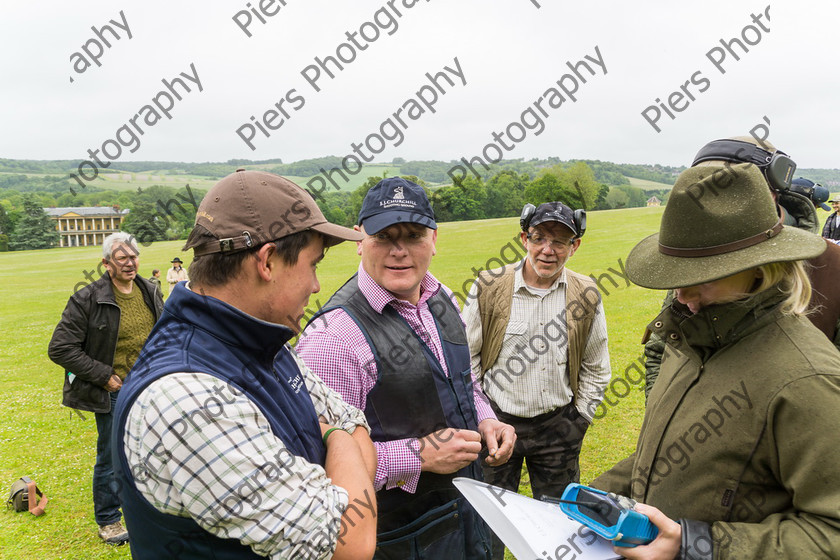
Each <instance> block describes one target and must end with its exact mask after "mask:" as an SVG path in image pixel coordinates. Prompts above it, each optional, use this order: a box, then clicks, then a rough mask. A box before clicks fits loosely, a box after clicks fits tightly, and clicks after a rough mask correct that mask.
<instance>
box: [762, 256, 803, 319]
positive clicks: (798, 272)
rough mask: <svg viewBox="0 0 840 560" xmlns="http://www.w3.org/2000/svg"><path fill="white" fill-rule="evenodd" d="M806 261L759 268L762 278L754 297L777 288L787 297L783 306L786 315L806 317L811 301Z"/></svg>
mask: <svg viewBox="0 0 840 560" xmlns="http://www.w3.org/2000/svg"><path fill="white" fill-rule="evenodd" d="M805 266H806V265H805V261H788V262H774V263H768V264H763V265H761V266H759V267H758V269H757V270H758V271H759V273H760V274H761V277H760V278H759V280H758V286H756V288H755V289H754V290H753V292H752V293H753V295H755V294H760V293H761V292H764V291H767V290H769V289H771V288H776V289H778V290H779V291H780V292H782V293H783V294H785V295H786V296H787V297H786V298H785V300H784V301H783V302H782V304H781V311H782V313H784V314H785V315H805V314H807V312H808V305H809V303H810V301H811V280H810V279H809V278H808V272H807V271H806V270H805Z"/></svg>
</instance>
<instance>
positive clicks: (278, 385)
mask: <svg viewBox="0 0 840 560" xmlns="http://www.w3.org/2000/svg"><path fill="white" fill-rule="evenodd" d="M361 237H362V236H361V235H360V234H358V233H356V232H354V231H352V230H349V229H347V228H343V227H340V226H337V225H334V224H330V223H328V222H327V221H326V219H325V218H324V215H323V214H322V213H321V211H320V210H319V209H318V206H317V205H316V204H315V201H314V200H313V198H312V197H311V196H310V195H309V193H307V192H306V191H304V190H303V189H302V188H300V187H299V186H297V185H295V184H294V183H292V182H291V181H289V180H287V179H285V178H283V177H278V176H276V175H270V174H268V173H261V172H257V171H244V170H238V171H237V172H236V173H233V174H231V175H229V176H227V177H225V178H224V179H222V180H221V181H219V183H217V184H216V185H215V186H214V187H213V188H212V189H210V191H209V192H208V193H207V195H206V196H205V197H204V200H203V201H202V202H201V205H200V206H199V208H198V212H197V214H196V220H195V227H194V228H193V231H192V233H191V234H190V236H189V239H188V240H187V243H186V245H185V247H184V249H185V250H186V249H193V254H194V257H193V261H192V264H191V266H190V276H191V277H192V280H191V281H190V283H180V284H178V285H176V286H175V290H174V291H173V293H172V294H171V295H170V297H169V299H168V300H167V302H166V306H165V309H164V313H163V316H162V317H161V320H160V322H159V323H158V325H157V327H156V328H155V330H154V331H153V332H152V334H151V335H150V337H149V340H148V342H147V344H146V346H145V348H144V351H143V353H142V354H141V356H140V358H139V359H138V361H137V364H136V366H135V367H134V369H132V371H131V375H130V376H129V377H128V382H127V383H126V384H125V386H124V387H123V389H122V393H123V394H122V395H121V398H120V401H119V404H118V406H117V411H116V417H115V422H114V426H115V428H114V443H113V448H114V457H115V465H116V466H115V471H117V475H118V480H119V482H120V485H119V486H120V496H121V498H122V504H123V510H124V512H125V518H126V524H127V525H128V527H129V530H130V531H131V532H132V540H131V552H132V557H133V558H135V559H140V560H143V559H150V560H151V559H158V558H182V559H183V558H196V559H198V558H210V557H213V558H217V559H228V558H230V559H233V558H262V557H265V556H268V557H270V558H277V559H279V558H325V557H328V556H331V557H332V558H367V559H369V558H370V557H371V556H372V555H373V549H374V546H375V529H376V512H377V504H376V499H375V496H374V492H373V486H372V480H373V475H374V472H375V469H376V455H375V451H374V448H373V444H372V443H371V440H370V437H369V435H368V430H369V428H368V424H367V422H366V420H365V417H364V415H363V414H362V413H361V412H360V411H359V410H358V409H356V408H353V407H351V406H349V405H347V404H346V403H345V402H344V401H342V399H341V397H340V396H339V395H338V394H337V393H335V392H333V391H332V390H330V389H329V388H328V387H327V386H326V385H325V384H324V383H323V382H322V381H321V380H320V379H319V378H318V377H317V376H315V375H313V374H312V373H311V372H310V371H309V370H308V369H307V368H306V366H305V365H303V363H302V362H301V361H300V360H299V359H298V358H297V355H296V354H295V353H294V351H293V350H292V349H291V347H290V346H289V345H288V341H289V340H290V339H291V338H292V337H294V335H295V334H297V333H298V332H299V331H300V324H299V322H300V319H301V317H302V316H303V310H304V307H305V306H306V304H307V302H308V300H309V296H310V295H311V294H312V293H315V292H318V290H319V289H320V286H319V284H318V279H317V277H316V274H315V270H316V267H317V265H318V263H319V262H320V261H321V259H323V257H324V249H325V247H328V246H331V245H335V244H337V243H340V242H341V241H344V240H353V241H358V240H360V239H361Z"/></svg>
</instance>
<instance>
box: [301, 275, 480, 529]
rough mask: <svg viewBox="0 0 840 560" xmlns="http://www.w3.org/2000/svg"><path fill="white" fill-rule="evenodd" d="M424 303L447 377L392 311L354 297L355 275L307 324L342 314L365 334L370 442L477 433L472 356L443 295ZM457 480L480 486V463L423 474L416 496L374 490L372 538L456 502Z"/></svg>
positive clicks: (459, 323)
mask: <svg viewBox="0 0 840 560" xmlns="http://www.w3.org/2000/svg"><path fill="white" fill-rule="evenodd" d="M427 303H428V306H429V310H430V311H431V312H432V315H433V316H434V318H435V324H436V326H437V330H438V334H439V336H440V339H441V344H442V346H443V354H444V358H445V359H446V366H447V369H448V371H449V376H447V375H446V374H445V373H444V371H443V369H442V368H441V366H440V364H439V363H438V359H437V358H436V357H435V355H434V353H433V352H432V351H431V349H429V347H428V346H427V345H426V344H425V343H424V342H423V340H422V339H421V338H420V337H419V336H418V335H417V333H416V332H414V330H413V329H412V328H411V326H410V325H409V324H408V323H407V322H406V321H405V319H403V318H402V317H401V316H400V315H399V313H397V312H396V310H394V309H393V308H392V307H391V306H390V305H386V306H385V308H384V309H383V310H382V313H381V314H379V313H377V312H376V311H375V310H374V309H373V308H372V307H371V306H370V303H368V301H367V299H366V298H365V296H364V294H362V292H361V291H360V290H359V287H358V281H357V276H355V275H354V276H353V277H352V278H350V280H348V281H347V282H346V283H345V284H344V286H342V287H341V288H339V290H338V291H337V292H336V293H335V294H334V295H333V296H332V297H331V298H330V300H329V301H328V302H327V304H326V305H325V306H324V308H323V309H321V310H320V311H319V312H318V314H316V315H315V316H314V317H313V318H312V319H311V320H310V323H314V322H316V321H324V320H328V319H323V318H320V315H321V314H323V313H326V312H328V311H330V310H332V309H336V308H341V309H343V310H344V311H345V312H346V313H347V314H348V315H349V316H350V317H351V318H352V319H353V320H354V321H355V323H356V324H357V325H358V326H359V328H360V329H361V331H362V334H364V336H365V339H366V340H367V342H368V345H369V346H370V348H371V351H372V352H373V355H374V359H375V361H376V367H377V372H378V377H377V380H376V384H375V385H374V386H373V388H372V389H371V391H370V392H369V393H368V395H367V400H366V404H365V411H364V412H365V416H366V417H367V420H368V423H369V424H370V428H371V434H370V435H371V439H372V440H373V441H392V440H398V439H404V438H421V437H424V436H426V435H428V434H430V433H432V432H435V431H437V430H441V429H443V428H446V427H450V428H459V429H468V430H474V431H477V430H478V423H477V419H476V412H475V403H474V397H473V389H472V379H471V375H470V353H469V348H468V346H467V337H466V332H465V330H464V325H463V323H462V321H461V316H460V314H459V313H458V310H457V308H456V307H455V305H454V304H453V303H452V301H451V300H450V299H449V297H448V296H447V295H446V293H445V291H444V290H443V288H441V289H440V290H439V291H438V292H437V293H436V294H435V295H434V296H432V297H431V298H429V300H428V302H427ZM305 335H306V333H305V331H304V336H305ZM456 476H466V477H469V478H473V479H477V480H481V468H480V465H479V462H478V461H476V462H474V463H472V464H470V465H469V466H467V467H465V468H464V469H461V470H460V471H458V472H456V473H453V474H448V475H441V474H436V473H431V472H423V473H422V474H421V475H420V481H419V483H418V486H417V491H416V492H415V493H414V494H409V493H407V492H405V491H403V490H402V489H400V488H392V489H390V490H387V489H385V488H383V489H381V490H379V491H378V492H377V493H376V497H377V502H378V503H379V519H378V523H377V533H379V534H380V535H381V534H382V533H385V532H388V531H392V530H395V529H397V528H399V527H402V526H405V525H407V524H409V523H411V522H412V521H414V520H416V519H417V517H419V516H421V515H422V514H424V513H426V512H428V511H430V510H432V509H434V508H436V507H439V506H443V505H445V504H446V503H447V502H448V501H450V500H453V499H456V498H459V497H460V494H459V492H458V491H457V490H456V489H455V487H454V486H453V484H452V479H453V478H455V477H456Z"/></svg>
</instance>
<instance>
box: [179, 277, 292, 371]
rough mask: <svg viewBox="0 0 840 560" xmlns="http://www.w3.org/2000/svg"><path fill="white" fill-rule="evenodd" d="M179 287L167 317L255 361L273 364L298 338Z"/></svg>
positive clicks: (281, 328)
mask: <svg viewBox="0 0 840 560" xmlns="http://www.w3.org/2000/svg"><path fill="white" fill-rule="evenodd" d="M187 285H188V284H183V283H179V284H176V285H175V289H174V290H172V293H171V294H170V296H169V298H168V299H167V300H166V303H165V304H164V308H163V314H164V316H166V315H171V316H173V317H175V318H177V319H178V320H180V321H183V322H186V323H188V324H191V325H193V326H194V327H195V328H197V329H201V330H203V331H205V332H207V333H208V334H209V335H211V336H212V337H214V338H216V339H218V340H220V341H221V342H222V343H223V344H226V345H229V346H234V347H237V348H240V349H242V350H244V351H246V352H248V353H250V354H251V355H253V356H254V357H255V358H262V359H265V360H271V359H273V358H274V356H275V355H276V354H277V352H279V351H280V349H281V348H283V346H284V345H285V344H286V343H287V342H288V341H289V340H291V339H292V338H293V337H294V332H292V329H290V328H288V327H286V326H284V325H279V324H277V323H269V322H268V321H263V320H261V319H257V318H256V317H254V316H252V315H248V314H247V313H245V312H243V311H241V310H239V309H237V308H236V307H233V306H232V305H230V304H228V303H226V302H224V301H222V300H220V299H216V298H214V297H211V296H203V295H201V294H197V293H195V292H193V291H191V290H190V289H188V288H187V287H186V286H187Z"/></svg>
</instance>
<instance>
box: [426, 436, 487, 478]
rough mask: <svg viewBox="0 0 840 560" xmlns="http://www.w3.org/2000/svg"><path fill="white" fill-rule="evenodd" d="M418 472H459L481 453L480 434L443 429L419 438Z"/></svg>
mask: <svg viewBox="0 0 840 560" xmlns="http://www.w3.org/2000/svg"><path fill="white" fill-rule="evenodd" d="M419 441H420V470H421V471H428V472H434V473H438V474H449V473H454V472H455V471H458V470H461V469H463V468H464V467H466V466H467V465H469V464H470V463H472V462H473V461H475V460H476V459H478V452H479V451H481V434H479V433H478V432H474V431H472V430H456V429H455V428H444V429H442V430H438V431H437V432H432V433H431V434H429V435H427V436H426V437H423V438H420V440H419Z"/></svg>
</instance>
